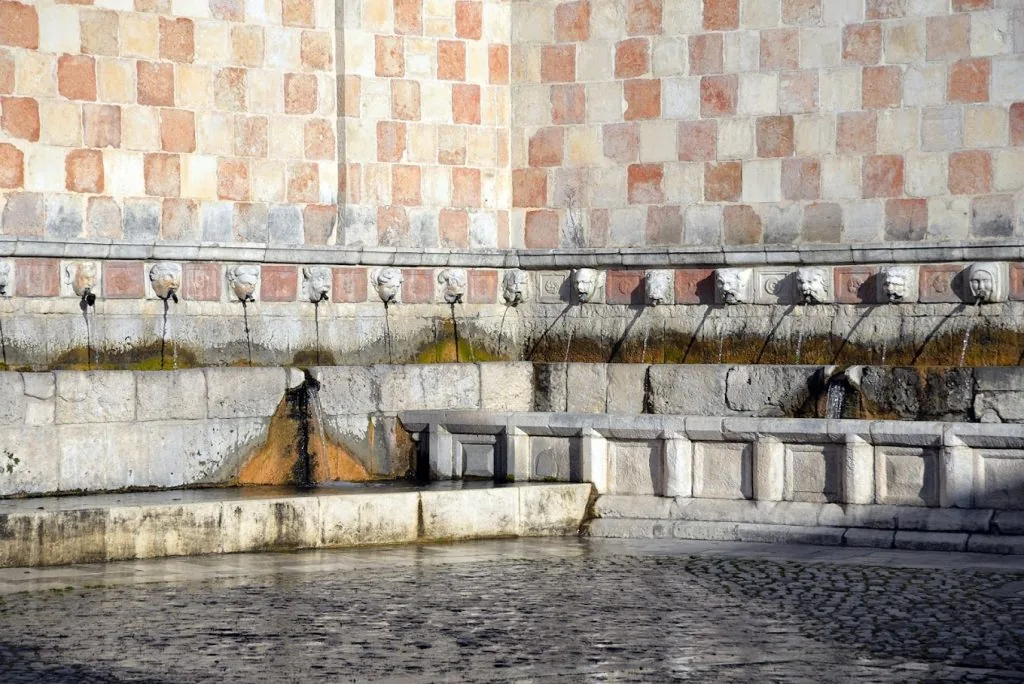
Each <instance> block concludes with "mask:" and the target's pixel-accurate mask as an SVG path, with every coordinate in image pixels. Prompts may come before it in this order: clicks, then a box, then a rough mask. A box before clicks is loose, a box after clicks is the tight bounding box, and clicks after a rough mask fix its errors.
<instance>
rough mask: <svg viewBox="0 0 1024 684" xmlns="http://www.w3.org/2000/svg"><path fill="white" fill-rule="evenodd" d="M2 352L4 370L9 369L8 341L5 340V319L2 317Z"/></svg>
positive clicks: (0, 327)
mask: <svg viewBox="0 0 1024 684" xmlns="http://www.w3.org/2000/svg"><path fill="white" fill-rule="evenodd" d="M0 354H2V355H3V357H2V358H3V363H4V370H7V341H6V340H4V322H3V319H0Z"/></svg>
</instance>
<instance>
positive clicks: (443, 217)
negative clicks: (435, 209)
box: [438, 169, 532, 249]
mask: <svg viewBox="0 0 1024 684" xmlns="http://www.w3.org/2000/svg"><path fill="white" fill-rule="evenodd" d="M525 170H532V169H525ZM518 172H519V170H516V171H513V172H512V173H513V174H516V173H518ZM438 226H439V232H440V238H441V246H442V247H448V248H449V249H451V248H456V249H457V248H463V249H464V248H466V247H469V214H468V213H467V212H466V211H464V210H459V209H442V210H441V213H440V215H439V216H438Z"/></svg>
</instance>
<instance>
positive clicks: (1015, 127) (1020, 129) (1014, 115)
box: [1010, 102, 1024, 145]
mask: <svg viewBox="0 0 1024 684" xmlns="http://www.w3.org/2000/svg"><path fill="white" fill-rule="evenodd" d="M1010 144H1011V145H1024V102H1014V103H1013V104H1012V105H1010Z"/></svg>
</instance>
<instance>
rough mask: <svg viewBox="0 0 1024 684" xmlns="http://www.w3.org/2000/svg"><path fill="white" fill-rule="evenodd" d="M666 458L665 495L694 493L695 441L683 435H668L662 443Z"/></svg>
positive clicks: (680, 495) (685, 495)
mask: <svg viewBox="0 0 1024 684" xmlns="http://www.w3.org/2000/svg"><path fill="white" fill-rule="evenodd" d="M662 449H663V450H664V459H665V464H664V468H665V471H664V472H665V477H664V487H663V489H662V491H661V494H662V495H663V496H671V497H689V496H692V495H693V443H692V442H690V440H688V439H686V437H684V436H682V435H671V436H669V437H667V438H666V439H665V441H664V444H663V445H662Z"/></svg>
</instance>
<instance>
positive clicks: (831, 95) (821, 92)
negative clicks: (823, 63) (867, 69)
mask: <svg viewBox="0 0 1024 684" xmlns="http://www.w3.org/2000/svg"><path fill="white" fill-rule="evenodd" d="M860 88H861V70H860V69H859V68H858V69H852V68H844V69H825V70H823V71H821V72H820V75H819V77H818V106H819V108H820V109H821V111H823V112H850V111H858V110H860V108H861V90H860Z"/></svg>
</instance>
